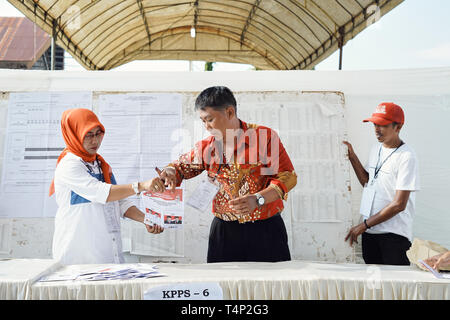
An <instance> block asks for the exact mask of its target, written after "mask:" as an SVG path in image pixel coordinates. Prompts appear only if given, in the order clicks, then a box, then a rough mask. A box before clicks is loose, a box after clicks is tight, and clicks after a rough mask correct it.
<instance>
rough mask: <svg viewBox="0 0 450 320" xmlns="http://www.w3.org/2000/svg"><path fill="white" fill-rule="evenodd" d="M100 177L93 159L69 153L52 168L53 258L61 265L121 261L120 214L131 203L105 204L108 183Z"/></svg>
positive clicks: (98, 167) (98, 168)
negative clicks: (53, 176) (55, 207)
mask: <svg viewBox="0 0 450 320" xmlns="http://www.w3.org/2000/svg"><path fill="white" fill-rule="evenodd" d="M102 178H103V174H102V173H101V168H100V164H99V163H98V162H97V161H95V162H93V163H87V162H85V161H83V160H82V159H81V158H80V157H78V156H76V155H74V154H72V153H68V154H67V155H66V156H65V157H64V158H63V159H62V160H61V161H60V163H59V164H58V166H57V167H56V171H55V180H54V181H55V197H56V203H57V205H58V211H57V213H56V217H55V233H54V236H53V258H54V259H57V260H59V261H60V262H61V263H62V264H89V263H96V264H101V263H122V262H124V259H123V255H122V239H121V235H120V217H123V214H124V213H125V212H126V211H127V210H128V208H130V207H131V206H133V203H132V202H131V201H129V200H125V199H124V200H119V201H113V202H108V203H106V199H107V198H108V195H109V190H110V189H111V184H108V183H105V182H102V181H100V180H103V179H102ZM112 180H113V181H112V182H113V184H115V179H114V176H113V179H112Z"/></svg>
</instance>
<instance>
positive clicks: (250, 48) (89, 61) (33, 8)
mask: <svg viewBox="0 0 450 320" xmlns="http://www.w3.org/2000/svg"><path fill="white" fill-rule="evenodd" d="M8 1H9V2H10V3H11V4H13V5H14V6H15V7H16V8H17V9H19V10H20V11H21V12H22V13H23V14H25V15H26V16H27V17H28V18H29V19H30V20H32V21H34V22H35V23H36V24H37V25H39V26H40V27H41V28H42V29H43V30H45V31H46V32H48V33H49V34H53V35H55V36H56V44H58V45H59V46H60V47H62V48H64V49H65V50H66V51H68V52H69V53H70V54H71V55H72V56H73V57H74V58H75V59H76V60H77V61H78V62H79V63H81V64H82V65H83V66H84V67H85V68H87V69H91V70H108V69H112V68H115V67H117V66H119V65H122V64H125V63H127V62H130V61H133V60H145V59H150V60H175V59H180V60H204V61H224V62H237V63H248V64H252V65H254V66H255V67H257V68H260V69H278V70H291V69H312V68H313V67H314V66H315V65H316V64H318V63H319V62H320V61H322V60H323V59H325V58H326V57H328V56H329V55H330V54H332V53H333V52H334V51H336V50H337V49H338V48H339V44H340V43H342V44H343V45H344V44H345V43H346V42H347V41H348V40H351V39H352V38H353V37H355V36H356V35H357V34H358V33H359V32H361V31H362V30H364V29H365V28H366V27H367V26H368V25H370V23H372V22H374V21H375V20H376V19H378V18H380V17H381V16H383V15H384V14H386V13H387V12H389V11H390V10H392V9H393V8H395V7H396V6H397V5H399V4H400V3H401V2H403V0H191V1H188V0H185V1H183V0H181V1H175V0H108V1H106V0H8ZM193 27H194V28H195V31H196V32H195V37H191V29H192V28H193Z"/></svg>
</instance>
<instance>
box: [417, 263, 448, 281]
mask: <svg viewBox="0 0 450 320" xmlns="http://www.w3.org/2000/svg"><path fill="white" fill-rule="evenodd" d="M419 263H421V264H423V265H424V266H425V267H426V268H427V269H428V270H430V271H431V273H432V274H433V275H434V276H435V277H436V278H438V279H450V274H448V273H441V272H438V271H436V270H434V269H433V268H432V267H431V266H429V265H428V264H427V263H426V262H425V261H423V260H419Z"/></svg>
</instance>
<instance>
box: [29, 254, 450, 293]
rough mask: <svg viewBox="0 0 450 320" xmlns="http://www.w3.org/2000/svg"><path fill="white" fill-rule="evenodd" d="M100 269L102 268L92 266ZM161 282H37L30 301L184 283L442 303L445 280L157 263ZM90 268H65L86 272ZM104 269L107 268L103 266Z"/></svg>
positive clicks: (292, 266) (373, 269)
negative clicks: (439, 301) (430, 300)
mask: <svg viewBox="0 0 450 320" xmlns="http://www.w3.org/2000/svg"><path fill="white" fill-rule="evenodd" d="M97 266H101V265H97ZM157 266H158V267H159V269H160V271H161V272H162V273H164V274H166V275H167V276H166V277H159V278H150V279H135V280H110V281H61V282H36V283H34V284H33V285H32V286H31V292H30V294H29V295H26V296H25V298H30V299H142V298H143V294H144V292H145V291H146V290H147V289H149V288H152V287H155V286H160V285H169V284H175V283H185V282H218V283H219V285H220V286H221V288H222V290H223V296H224V299H236V300H239V299H250V300H252V299H263V300H265V299H283V300H284V299H324V300H330V299H331V300H341V299H345V300H363V299H386V300H403V299H408V300H412V299H419V300H427V299H443V300H450V279H437V278H435V277H434V276H433V275H432V274H431V273H429V272H425V271H422V270H420V269H419V268H417V267H415V266H385V265H363V264H330V263H319V262H307V261H288V262H278V263H256V262H245V263H237V262H236V263H214V264H157ZM92 267H93V265H84V266H83V265H77V266H66V267H64V268H77V270H81V271H82V270H83V269H85V270H86V269H89V268H92ZM105 267H106V265H105Z"/></svg>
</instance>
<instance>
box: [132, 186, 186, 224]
mask: <svg viewBox="0 0 450 320" xmlns="http://www.w3.org/2000/svg"><path fill="white" fill-rule="evenodd" d="M141 198H142V205H143V208H144V210H145V211H144V213H145V221H146V222H147V224H157V225H160V226H162V227H164V228H167V229H178V228H181V227H182V226H183V220H184V201H183V190H182V189H180V188H177V189H175V191H174V192H172V191H170V190H166V191H165V192H163V193H159V192H144V193H142V194H141ZM145 221H144V222H145Z"/></svg>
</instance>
